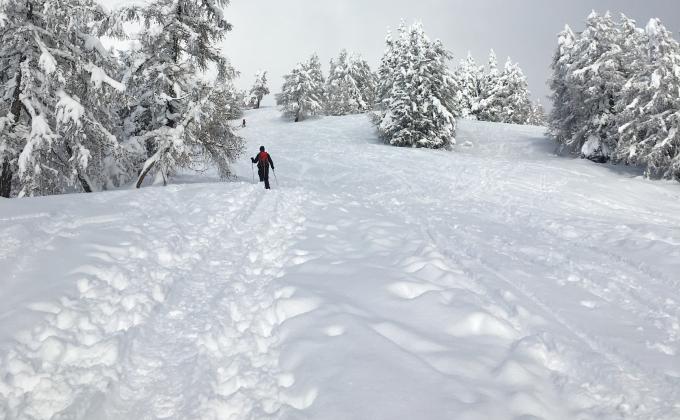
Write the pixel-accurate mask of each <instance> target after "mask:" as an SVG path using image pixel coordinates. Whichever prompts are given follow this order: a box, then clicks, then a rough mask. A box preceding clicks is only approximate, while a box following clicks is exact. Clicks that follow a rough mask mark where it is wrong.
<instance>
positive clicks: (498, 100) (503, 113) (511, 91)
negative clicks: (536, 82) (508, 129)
mask: <svg viewBox="0 0 680 420" xmlns="http://www.w3.org/2000/svg"><path fill="white" fill-rule="evenodd" d="M530 97H531V93H530V92H529V87H528V84H527V79H526V77H525V76H524V73H523V72H522V69H521V68H520V67H519V65H518V64H517V63H513V62H512V60H510V58H508V61H507V62H506V63H505V68H504V69H503V72H502V73H501V75H500V77H499V78H498V82H497V83H496V87H495V91H494V95H493V98H494V99H493V103H494V104H496V105H495V107H496V110H497V111H498V113H497V117H498V119H497V121H498V122H503V123H508V124H528V123H529V118H530V116H531V111H532V105H531V98H530Z"/></svg>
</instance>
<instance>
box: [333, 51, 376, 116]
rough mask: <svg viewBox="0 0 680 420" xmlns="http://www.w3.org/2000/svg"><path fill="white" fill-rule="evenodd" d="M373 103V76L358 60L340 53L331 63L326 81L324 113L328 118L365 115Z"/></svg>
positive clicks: (342, 52) (353, 56)
mask: <svg viewBox="0 0 680 420" xmlns="http://www.w3.org/2000/svg"><path fill="white" fill-rule="evenodd" d="M374 100H375V76H374V75H373V73H372V72H371V69H370V67H369V65H368V63H367V62H366V61H365V60H363V59H362V58H360V57H358V56H355V55H350V54H348V53H347V51H346V50H342V51H341V52H340V55H339V56H338V58H337V59H333V60H331V63H330V71H329V74H328V80H327V81H326V110H327V113H328V114H329V115H347V114H357V113H361V112H366V111H368V110H370V109H371V108H372V107H373V102H374Z"/></svg>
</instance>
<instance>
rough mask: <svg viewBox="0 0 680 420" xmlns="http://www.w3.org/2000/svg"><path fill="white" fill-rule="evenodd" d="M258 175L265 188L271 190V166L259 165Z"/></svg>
mask: <svg viewBox="0 0 680 420" xmlns="http://www.w3.org/2000/svg"><path fill="white" fill-rule="evenodd" d="M257 174H258V175H259V176H260V182H264V188H265V189H266V190H270V189H271V188H270V187H269V165H267V166H263V165H257Z"/></svg>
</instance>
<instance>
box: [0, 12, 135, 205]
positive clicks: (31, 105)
mask: <svg viewBox="0 0 680 420" xmlns="http://www.w3.org/2000/svg"><path fill="white" fill-rule="evenodd" d="M0 15H2V19H1V21H2V22H0V25H1V26H0V31H1V32H0V68H2V72H0V95H1V96H2V102H1V103H0V165H1V166H2V173H1V174H0V195H2V196H4V197H9V196H11V195H15V194H18V195H20V196H23V195H46V194H58V193H63V192H66V191H85V192H90V191H94V190H98V189H101V188H104V187H106V186H107V184H108V183H109V182H110V179H108V178H107V175H108V173H109V172H115V171H111V170H110V169H111V168H110V166H111V165H112V164H115V162H116V159H115V156H116V154H117V153H118V152H119V144H118V142H117V139H116V133H115V130H116V127H117V126H119V123H118V121H117V115H116V110H115V104H116V103H117V102H118V101H119V100H120V98H121V91H122V90H124V86H123V85H122V84H121V83H119V82H117V81H115V80H114V79H113V78H112V77H110V76H109V75H110V74H112V73H113V72H114V71H115V61H114V60H113V59H112V58H111V57H110V56H109V54H108V52H107V51H106V50H105V49H104V48H103V47H102V44H101V43H100V42H99V36H102V35H110V36H117V35H120V28H119V27H118V26H117V25H116V24H115V19H113V17H112V16H109V15H108V14H107V13H106V12H105V11H104V10H103V9H102V7H101V6H100V5H99V4H98V3H96V2H95V1H93V0H6V1H4V2H2V4H1V5H0Z"/></svg>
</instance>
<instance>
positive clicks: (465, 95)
mask: <svg viewBox="0 0 680 420" xmlns="http://www.w3.org/2000/svg"><path fill="white" fill-rule="evenodd" d="M454 77H455V80H456V83H457V84H458V86H459V89H460V99H459V101H460V103H461V105H460V106H461V116H462V117H464V118H470V119H477V115H478V114H479V108H480V100H481V99H482V95H483V86H484V67H483V66H479V65H477V62H476V61H475V59H474V58H473V57H472V54H471V53H469V52H468V55H467V58H466V59H465V60H462V61H461V62H460V64H459V65H458V68H457V69H456V71H455V73H454Z"/></svg>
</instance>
